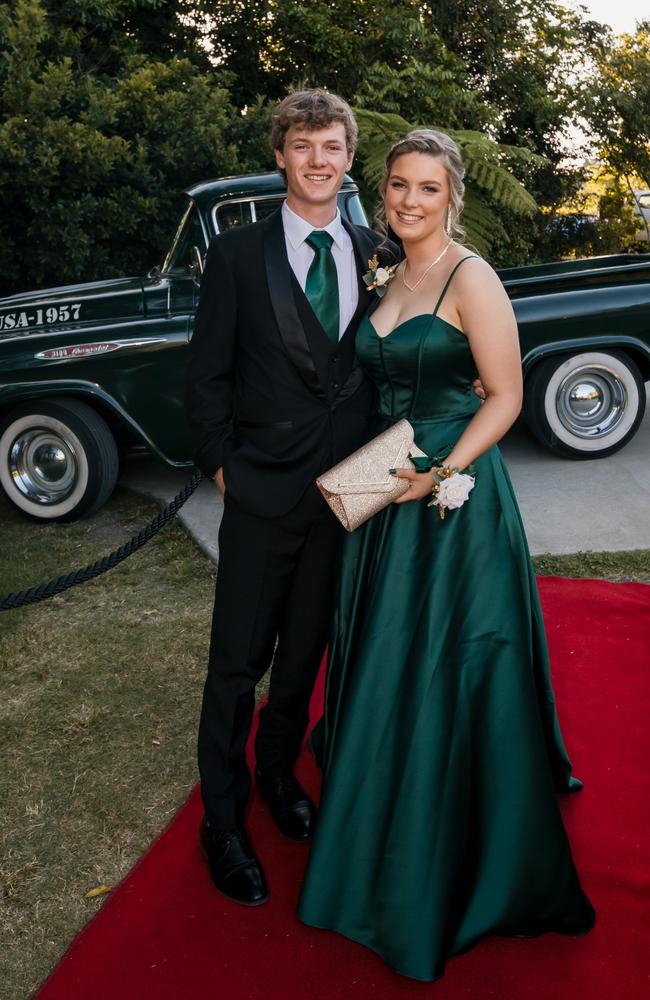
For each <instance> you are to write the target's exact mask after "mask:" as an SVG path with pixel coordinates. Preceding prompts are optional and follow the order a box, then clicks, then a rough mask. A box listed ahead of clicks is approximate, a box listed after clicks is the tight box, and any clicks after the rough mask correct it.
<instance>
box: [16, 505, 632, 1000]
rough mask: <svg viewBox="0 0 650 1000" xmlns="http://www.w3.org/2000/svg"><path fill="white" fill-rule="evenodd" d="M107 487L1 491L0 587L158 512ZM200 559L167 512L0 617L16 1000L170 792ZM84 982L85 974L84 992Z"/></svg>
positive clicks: (200, 607) (150, 825) (201, 618)
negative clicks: (90, 566) (69, 496)
mask: <svg viewBox="0 0 650 1000" xmlns="http://www.w3.org/2000/svg"><path fill="white" fill-rule="evenodd" d="M157 509H158V508H157V507H156V506H155V505H154V504H153V503H152V502H150V501H148V500H144V499H142V498H140V497H137V496H135V495H133V494H130V493H128V492H125V491H120V490H118V491H117V492H116V493H115V495H114V496H113V498H112V500H111V501H110V503H109V504H108V505H107V506H106V507H105V508H104V510H102V511H101V512H100V513H99V514H97V515H95V516H94V517H93V518H91V519H89V520H88V521H81V522H79V523H78V524H72V525H47V526H45V525H37V524H33V523H31V522H29V521H26V520H24V519H23V518H22V517H21V516H20V515H19V514H18V513H16V512H15V511H14V510H13V508H10V507H9V505H8V504H7V503H6V502H5V501H4V499H2V498H0V525H1V529H0V532H1V533H0V539H1V545H0V593H2V594H6V593H9V592H11V591H15V590H22V589H25V588H27V587H29V586H32V585H34V584H36V583H40V582H41V581H43V580H47V579H50V578H51V577H55V576H58V575H60V574H62V573H65V572H67V571H69V570H70V569H74V568H77V567H79V566H84V565H86V563H89V562H92V561H93V560H95V559H96V558H98V557H99V556H100V555H103V554H105V553H107V552H109V551H111V550H112V549H113V548H115V547H116V546H118V545H120V544H122V543H123V542H125V541H126V540H127V539H128V538H129V537H130V536H131V534H132V533H134V531H135V530H137V529H138V528H139V527H141V526H142V525H143V524H144V523H146V521H147V520H148V519H149V518H150V517H151V516H153V514H154V513H156V512H157ZM535 562H536V566H537V570H538V572H540V573H557V574H563V575H568V576H596V577H605V578H607V579H635V580H644V581H650V552H632V553H602V554H600V553H583V554H579V555H577V556H561V557H550V556H542V557H539V558H538V559H536V560H535ZM213 585H214V567H213V566H212V564H211V563H210V562H209V560H208V559H207V558H206V557H205V556H204V555H203V554H202V553H201V552H200V550H199V549H198V548H197V547H196V546H195V544H194V543H193V542H192V540H191V539H189V538H188V537H187V536H186V534H185V533H184V531H183V530H182V528H181V527H180V526H179V524H178V523H177V522H176V521H175V520H174V521H172V522H171V524H170V525H168V527H167V528H166V529H165V530H163V532H161V533H160V534H159V535H158V536H156V538H155V539H153V540H152V541H151V542H150V543H149V544H148V545H146V546H145V547H144V548H143V549H142V550H141V551H140V552H138V553H136V554H135V555H134V556H132V557H130V558H129V559H127V560H126V561H125V562H124V563H122V564H121V565H120V566H119V567H117V568H116V569H114V570H111V571H110V572H109V573H107V574H105V575H104V576H102V577H99V578H98V579H97V580H94V581H92V582H91V583H87V584H83V585H82V586H80V587H77V588H74V589H72V590H70V591H67V592H66V593H65V594H62V595H59V596H57V597H54V598H52V599H50V600H48V601H44V602H42V603H40V604H37V605H34V606H32V607H29V608H24V609H21V610H16V611H10V612H4V613H2V614H0V664H1V668H0V734H1V735H0V741H1V742H0V754H1V757H0V759H1V760H2V771H1V772H0V801H1V802H2V807H1V823H2V829H1V831H0V879H1V891H2V897H3V898H2V907H1V908H0V936H1V939H2V940H1V943H0V952H1V954H2V959H0V961H1V962H2V966H1V967H0V982H2V997H3V1000H24V998H26V997H29V996H31V994H32V993H33V991H34V989H35V988H36V987H37V985H38V984H39V982H40V981H41V980H42V979H43V978H44V976H45V975H46V974H47V973H48V972H49V970H50V969H51V968H52V966H53V965H54V964H55V962H56V961H57V959H58V958H59V956H60V955H61V953H62V952H63V950H64V949H65V947H66V946H67V944H68V943H69V941H70V940H71V938H72V937H73V935H74V934H75V933H76V931H78V930H79V929H80V927H82V926H83V924H84V923H85V922H86V921H87V920H88V919H89V917H91V916H92V915H93V914H94V913H95V912H96V910H97V909H98V907H99V906H101V905H102V900H103V898H105V897H100V898H97V899H91V900H89V899H86V898H85V893H86V892H87V891H88V890H89V889H92V888H93V887H95V886H98V885H100V884H107V885H109V886H115V885H116V884H117V882H119V880H120V879H121V878H123V877H124V875H125V874H126V873H127V871H128V870H129V868H130V867H131V866H132V865H133V864H134V862H135V861H136V860H137V858H138V857H139V856H140V855H141V854H142V852H143V851H144V849H145V848H146V847H147V845H148V844H149V843H150V842H151V840H152V839H153V838H154V837H155V836H156V834H157V833H159V832H160V830H161V829H162V828H163V827H164V826H165V825H166V823H167V822H168V821H169V819H170V818H171V816H172V815H173V813H174V811H175V810H176V809H177V808H178V806H179V805H180V804H181V803H182V802H183V801H184V799H185V798H186V796H187V794H188V792H189V791H190V789H191V787H192V786H193V784H194V782H195V781H196V767H195V759H194V748H195V739H196V726H197V719H198V710H199V702H200V695H201V688H202V684H203V678H204V671H205V663H206V659H207V651H208V636H209V625H210V614H211V605H212V594H213ZM91 992H92V984H89V995H90V994H91Z"/></svg>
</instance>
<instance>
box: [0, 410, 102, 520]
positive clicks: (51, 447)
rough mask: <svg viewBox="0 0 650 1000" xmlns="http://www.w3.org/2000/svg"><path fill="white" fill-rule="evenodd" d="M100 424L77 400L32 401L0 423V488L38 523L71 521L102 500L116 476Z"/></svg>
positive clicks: (93, 413) (98, 504)
mask: <svg viewBox="0 0 650 1000" xmlns="http://www.w3.org/2000/svg"><path fill="white" fill-rule="evenodd" d="M118 468H119V463H118V455H117V447H116V444H115V440H114V438H113V435H112V434H111V432H110V430H109V429H108V426H107V424H106V422H105V421H104V420H103V419H102V417H100V416H99V414H98V413H96V412H95V411H94V410H93V409H92V408H91V407H90V406H88V405H87V404H86V403H81V402H79V400H77V399H68V398H63V397H62V398H57V399H56V400H34V401H33V402H27V403H22V404H21V405H20V406H18V407H16V409H15V410H13V411H12V412H11V413H10V414H9V416H8V417H6V418H5V419H4V421H3V422H2V423H1V424H0V485H2V488H3V490H4V492H5V493H6V494H7V497H8V498H9V500H10V501H11V503H12V504H14V506H16V507H18V508H19V510H21V511H23V513H25V514H27V515H28V516H29V517H32V518H34V519H35V520H38V521H75V520H77V518H79V517H82V516H84V515H88V514H92V513H94V512H95V511H96V510H98V509H99V508H100V507H101V506H102V504H104V503H105V502H106V500H108V498H109V496H110V495H111V493H112V492H113V489H114V487H115V483H116V480H117V474H118Z"/></svg>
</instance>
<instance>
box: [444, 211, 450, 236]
mask: <svg viewBox="0 0 650 1000" xmlns="http://www.w3.org/2000/svg"><path fill="white" fill-rule="evenodd" d="M445 233H446V234H447V236H449V237H450V238H451V205H447V217H446V219H445Z"/></svg>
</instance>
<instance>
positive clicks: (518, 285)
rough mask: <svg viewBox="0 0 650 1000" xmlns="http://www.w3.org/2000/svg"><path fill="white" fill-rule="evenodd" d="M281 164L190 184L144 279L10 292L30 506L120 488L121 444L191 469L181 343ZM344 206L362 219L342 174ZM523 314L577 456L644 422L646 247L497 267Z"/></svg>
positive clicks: (6, 334)
mask: <svg viewBox="0 0 650 1000" xmlns="http://www.w3.org/2000/svg"><path fill="white" fill-rule="evenodd" d="M283 194H284V188H283V184H282V180H281V178H280V175H279V174H277V173H269V174H257V175H249V176H243V177H229V178H222V179H220V180H214V181H207V182H205V183H202V184H197V185H195V186H194V187H192V188H189V189H188V190H187V191H186V192H185V204H184V207H183V210H182V214H181V218H180V222H179V224H178V227H177V229H176V232H175V235H174V237H173V239H172V242H171V246H170V248H169V252H168V253H167V256H166V257H165V259H164V261H163V262H162V263H161V264H159V265H157V266H155V267H153V268H152V269H151V270H150V271H149V272H148V274H146V275H145V276H144V277H138V278H120V279H115V280H111V281H102V282H93V283H90V284H79V285H69V286H66V287H63V288H49V289H45V290H43V291H39V292H29V293H25V294H19V295H12V296H10V297H9V298H5V299H2V300H0V485H1V486H2V489H3V490H4V492H5V493H6V495H7V496H8V498H9V499H10V500H11V502H12V503H13V504H15V506H16V507H18V508H19V509H20V510H22V511H23V512H24V513H25V514H27V515H29V516H31V517H34V518H37V519H39V520H47V521H55V520H59V521H66V520H67V521H69V520H73V519H75V518H78V517H81V516H82V515H85V514H89V513H92V512H93V511H95V510H97V509H98V508H99V507H100V506H101V505H102V504H103V503H104V502H105V500H106V499H107V498H108V496H109V495H110V493H111V492H112V490H113V487H114V485H115V482H116V479H117V475H118V469H119V451H120V450H121V449H124V448H127V447H130V446H132V445H135V444H139V445H144V446H145V447H146V448H148V449H149V450H150V451H151V452H153V453H154V454H155V455H157V456H158V457H159V458H160V459H161V460H162V461H163V462H165V463H167V464H168V465H171V466H176V467H179V466H188V467H189V466H191V465H192V459H191V457H190V444H189V435H188V428H187V425H186V422H185V416H184V413H183V403H182V399H183V381H184V370H185V364H186V358H187V347H188V342H189V339H190V336H191V330H192V320H193V316H194V312H195V309H196V305H197V298H198V291H199V282H200V272H201V269H202V261H203V257H204V254H205V251H206V248H207V244H208V242H209V240H210V238H211V237H212V236H213V235H215V234H216V233H219V232H222V231H223V230H224V229H227V228H229V227H231V226H235V225H246V224H247V223H251V222H255V221H256V220H258V219H261V218H263V217H264V216H265V215H267V214H268V213H269V212H272V211H274V210H275V209H276V208H277V207H278V206H279V204H280V203H281V201H282V198H283ZM339 206H340V209H341V213H342V214H343V216H344V217H345V218H347V219H350V220H351V221H352V222H356V223H361V224H365V223H366V217H365V214H364V211H363V207H362V204H361V201H360V199H359V193H358V189H357V187H356V185H355V183H354V181H353V180H352V179H351V178H346V181H345V184H344V185H343V188H342V190H341V193H340V195H339ZM501 278H502V279H503V281H504V284H505V286H506V288H507V290H508V293H509V295H510V296H511V298H512V301H513V304H514V308H515V311H516V314H517V320H518V323H519V331H520V339H521V347H522V357H523V367H524V375H525V394H524V398H525V402H524V413H525V416H526V419H527V421H528V424H529V426H530V428H531V430H532V431H533V433H534V434H535V436H536V437H537V438H538V439H539V440H540V441H542V442H543V443H544V444H545V445H546V446H547V447H548V448H550V449H551V450H552V451H554V452H556V453H558V454H560V455H565V456H567V457H569V458H599V457H603V456H605V455H609V454H611V453H612V452H614V451H616V450H617V449H618V448H622V447H623V445H624V444H626V443H627V442H628V441H629V440H630V438H631V437H632V436H633V434H634V433H635V432H636V430H637V428H638V426H639V424H640V422H641V419H642V417H643V413H644V408H645V386H644V381H645V380H648V379H650V254H647V255H639V256H626V255H621V256H615V257H602V258H595V259H592V260H578V261H570V262H564V263H560V264H545V265H541V266H537V267H528V268H514V269H510V270H505V271H502V272H501Z"/></svg>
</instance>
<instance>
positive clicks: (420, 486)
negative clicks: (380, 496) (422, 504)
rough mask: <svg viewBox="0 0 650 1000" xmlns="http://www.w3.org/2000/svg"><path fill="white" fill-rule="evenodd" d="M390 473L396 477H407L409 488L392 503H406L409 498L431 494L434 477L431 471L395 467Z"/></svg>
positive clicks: (421, 498)
mask: <svg viewBox="0 0 650 1000" xmlns="http://www.w3.org/2000/svg"><path fill="white" fill-rule="evenodd" d="M392 475H394V476H397V478H398V479H408V480H409V488H408V490H407V492H406V493H403V494H402V496H401V497H398V498H397V500H393V503H408V501H409V500H423V499H424V497H430V496H431V490H432V489H433V483H434V478H433V475H432V473H431V472H416V471H415V469H395V472H393V473H392Z"/></svg>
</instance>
